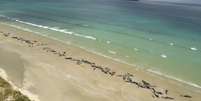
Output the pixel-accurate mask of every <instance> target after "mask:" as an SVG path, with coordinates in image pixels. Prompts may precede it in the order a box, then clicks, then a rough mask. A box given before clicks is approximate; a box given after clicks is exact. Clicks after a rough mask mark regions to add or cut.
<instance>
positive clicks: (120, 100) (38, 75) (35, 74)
mask: <svg viewBox="0 0 201 101" xmlns="http://www.w3.org/2000/svg"><path fill="white" fill-rule="evenodd" d="M0 32H3V33H12V35H14V36H20V37H23V38H25V39H29V40H37V41H40V42H42V43H47V45H46V46H48V47H51V48H53V49H56V50H59V51H66V52H67V53H66V54H67V55H68V56H71V57H74V58H77V59H87V60H90V61H93V62H95V63H96V64H99V65H101V66H107V67H110V68H111V69H112V70H114V71H116V73H117V74H124V73H127V72H129V73H132V74H134V78H135V79H136V80H139V81H140V80H146V81H148V82H150V83H151V84H153V85H156V89H158V90H160V91H164V90H165V89H168V90H169V92H168V96H170V97H173V98H174V101H200V99H201V96H200V95H201V90H200V89H197V88H193V87H190V86H188V85H185V84H182V83H178V82H177V81H174V80H170V79H167V78H163V77H160V76H157V75H154V74H151V73H148V72H146V71H143V70H136V68H135V67H131V66H129V65H126V64H122V63H119V62H116V61H113V60H111V59H107V58H105V57H102V56H99V55H96V54H93V53H90V52H87V51H85V50H83V49H80V48H77V47H74V46H72V45H68V44H64V43H61V42H59V41H56V40H52V39H49V38H45V37H42V36H39V35H36V34H33V33H30V32H26V31H22V30H19V29H16V28H12V27H9V26H6V25H2V24H0ZM42 47H43V46H34V47H29V46H28V45H27V44H25V43H24V42H21V41H18V40H14V39H12V38H9V37H5V36H3V35H2V33H0V67H1V69H3V70H5V72H6V73H7V75H8V79H9V80H10V81H12V82H13V83H14V84H15V85H16V86H17V87H18V88H20V89H24V90H27V91H29V92H31V93H32V94H33V95H37V97H38V98H39V99H40V100H41V101H168V100H167V99H162V98H153V97H152V95H153V94H152V92H150V90H147V89H143V88H139V87H137V86H135V85H132V84H129V83H126V82H124V81H123V80H122V78H118V77H115V76H109V75H106V74H104V73H102V72H101V71H99V70H95V71H94V70H93V69H92V68H90V67H89V65H86V64H81V65H78V64H76V62H72V61H68V60H65V59H64V58H62V57H59V56H58V55H55V54H52V53H49V52H45V51H44V50H43V49H42ZM182 94H188V95H191V96H192V98H185V97H181V96H180V95H182Z"/></svg>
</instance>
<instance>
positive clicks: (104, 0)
mask: <svg viewBox="0 0 201 101" xmlns="http://www.w3.org/2000/svg"><path fill="white" fill-rule="evenodd" d="M0 22H1V23H4V24H8V25H11V26H14V27H17V28H21V29H24V30H28V31H33V32H37V34H41V35H45V36H47V37H53V38H56V39H58V40H61V41H63V42H67V43H71V44H72V45H76V46H79V47H82V48H85V49H87V50H89V51H93V52H96V53H99V54H102V55H105V56H108V57H111V58H114V59H116V60H119V61H122V62H125V63H128V64H132V65H135V66H137V68H141V69H144V70H147V71H150V72H154V73H157V74H161V75H166V76H167V77H170V78H175V79H177V80H179V81H183V82H185V83H188V84H191V85H194V86H196V87H200V86H201V79H200V77H201V6H199V5H196V6H194V5H182V4H174V3H171V4H166V3H150V2H148V3H147V2H133V1H131V0H1V1H0Z"/></svg>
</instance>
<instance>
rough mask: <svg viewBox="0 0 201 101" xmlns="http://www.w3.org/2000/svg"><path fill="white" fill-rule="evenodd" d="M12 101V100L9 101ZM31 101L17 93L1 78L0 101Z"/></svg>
mask: <svg viewBox="0 0 201 101" xmlns="http://www.w3.org/2000/svg"><path fill="white" fill-rule="evenodd" d="M8 99H10V100H8ZM7 100H8V101H31V100H30V99H29V98H28V97H26V96H25V95H23V94H22V93H21V92H19V91H16V90H14V89H13V88H12V86H11V85H10V84H9V83H8V82H7V81H6V80H4V79H3V78H1V77H0V101H7Z"/></svg>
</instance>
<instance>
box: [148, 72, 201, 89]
mask: <svg viewBox="0 0 201 101" xmlns="http://www.w3.org/2000/svg"><path fill="white" fill-rule="evenodd" d="M147 71H148V72H150V73H154V74H157V75H160V76H163V77H166V78H169V79H172V80H176V81H179V82H181V83H184V84H187V85H190V86H193V87H196V88H199V89H201V86H200V85H198V84H195V83H192V82H188V81H185V80H182V79H179V78H176V77H174V76H170V75H166V74H163V73H162V72H160V71H156V70H153V69H147Z"/></svg>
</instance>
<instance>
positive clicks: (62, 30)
mask: <svg viewBox="0 0 201 101" xmlns="http://www.w3.org/2000/svg"><path fill="white" fill-rule="evenodd" d="M0 17H3V18H6V19H9V20H12V21H16V22H19V23H22V24H26V25H30V26H34V27H39V28H43V29H48V30H52V31H56V32H60V33H65V34H69V35H74V36H78V37H82V38H86V39H91V40H96V38H95V37H94V36H89V35H83V34H79V33H75V32H72V31H68V30H67V29H61V28H59V27H50V26H45V25H39V24H34V23H30V22H26V21H22V20H19V19H16V18H10V17H7V16H4V15H0Z"/></svg>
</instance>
